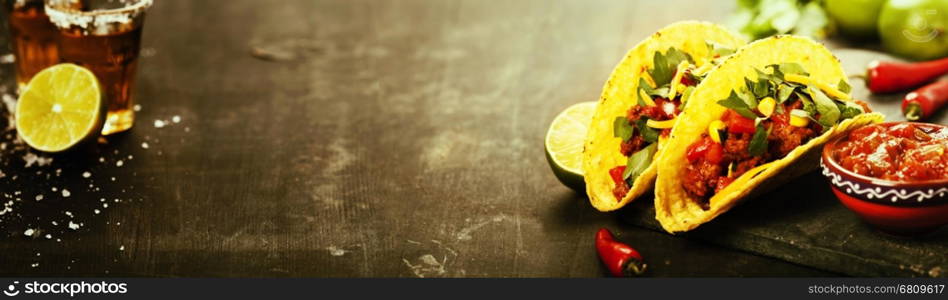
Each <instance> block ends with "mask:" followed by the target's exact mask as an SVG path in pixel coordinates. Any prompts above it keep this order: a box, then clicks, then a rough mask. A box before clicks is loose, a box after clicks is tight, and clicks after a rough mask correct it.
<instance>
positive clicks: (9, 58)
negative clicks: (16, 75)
mask: <svg viewBox="0 0 948 300" xmlns="http://www.w3.org/2000/svg"><path fill="white" fill-rule="evenodd" d="M14 61H16V56H13V53H8V54H6V55H3V56H0V64H12V63H13V62H14Z"/></svg>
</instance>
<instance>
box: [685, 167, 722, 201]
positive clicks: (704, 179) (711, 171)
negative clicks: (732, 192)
mask: <svg viewBox="0 0 948 300" xmlns="http://www.w3.org/2000/svg"><path fill="white" fill-rule="evenodd" d="M723 171H724V168H722V167H721V166H720V165H718V164H713V163H711V162H708V161H707V160H703V159H702V160H701V161H699V162H698V163H696V164H688V167H687V169H686V170H685V181H684V183H683V184H682V187H684V189H685V191H687V192H688V194H691V195H693V196H696V197H698V198H699V199H703V201H699V202H698V204H699V205H701V208H703V209H705V210H707V209H708V201H707V198H709V197H708V196H710V195H711V191H712V190H713V189H714V187H715V186H716V185H717V181H718V178H719V177H721V173H722V172H723Z"/></svg>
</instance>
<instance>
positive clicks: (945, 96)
mask: <svg viewBox="0 0 948 300" xmlns="http://www.w3.org/2000/svg"><path fill="white" fill-rule="evenodd" d="M945 103H948V80H939V81H936V82H934V83H931V84H929V85H926V86H923V87H921V88H919V89H917V90H915V91H914V92H911V93H908V94H907V95H905V99H904V100H902V114H904V115H905V119H907V120H909V121H917V120H921V119H925V118H928V117H930V116H931V115H932V114H934V113H935V111H937V110H938V109H939V108H941V107H942V106H945Z"/></svg>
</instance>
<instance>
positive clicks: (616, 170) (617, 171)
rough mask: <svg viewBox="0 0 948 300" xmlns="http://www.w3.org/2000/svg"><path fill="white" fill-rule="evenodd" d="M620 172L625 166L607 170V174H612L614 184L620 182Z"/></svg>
mask: <svg viewBox="0 0 948 300" xmlns="http://www.w3.org/2000/svg"><path fill="white" fill-rule="evenodd" d="M622 173H625V166H618V167H615V168H612V169H611V170H609V176H612V181H613V182H615V183H616V184H619V183H621V182H622Z"/></svg>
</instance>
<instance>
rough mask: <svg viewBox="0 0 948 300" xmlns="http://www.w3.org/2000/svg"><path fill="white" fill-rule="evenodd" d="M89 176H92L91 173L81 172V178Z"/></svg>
mask: <svg viewBox="0 0 948 300" xmlns="http://www.w3.org/2000/svg"><path fill="white" fill-rule="evenodd" d="M89 177H92V173H89V172H82V178H89Z"/></svg>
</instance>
